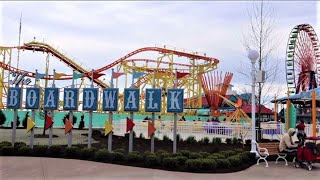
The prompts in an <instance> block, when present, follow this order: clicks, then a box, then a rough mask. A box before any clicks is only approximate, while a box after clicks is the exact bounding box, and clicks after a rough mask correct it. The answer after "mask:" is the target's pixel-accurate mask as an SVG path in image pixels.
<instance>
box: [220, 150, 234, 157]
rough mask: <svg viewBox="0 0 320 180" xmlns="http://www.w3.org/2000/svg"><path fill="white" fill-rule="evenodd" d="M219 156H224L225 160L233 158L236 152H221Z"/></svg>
mask: <svg viewBox="0 0 320 180" xmlns="http://www.w3.org/2000/svg"><path fill="white" fill-rule="evenodd" d="M220 154H222V155H224V156H225V157H226V158H228V157H229V156H233V155H235V154H236V152H234V151H232V150H228V151H222V152H220Z"/></svg>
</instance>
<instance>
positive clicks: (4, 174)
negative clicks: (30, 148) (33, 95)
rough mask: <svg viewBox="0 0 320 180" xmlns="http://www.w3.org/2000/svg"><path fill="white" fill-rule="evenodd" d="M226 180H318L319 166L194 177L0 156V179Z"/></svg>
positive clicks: (272, 167) (274, 166)
mask: <svg viewBox="0 0 320 180" xmlns="http://www.w3.org/2000/svg"><path fill="white" fill-rule="evenodd" d="M222 178H224V179H228V180H233V179H234V180H251V179H252V180H257V179H259V180H263V179H270V180H273V179H281V180H295V179H297V180H300V179H308V180H313V179H314V180H319V178H320V164H316V165H315V167H314V169H312V171H308V170H306V169H296V168H295V167H293V165H292V163H291V164H289V166H285V165H284V164H283V163H279V164H274V162H271V163H270V167H269V168H265V167H264V166H263V165H259V166H257V165H254V166H252V167H250V168H249V169H247V170H244V171H241V172H236V173H228V174H197V173H181V172H170V171H163V170H155V169H146V168H137V167H128V166H121V165H113V164H105V163H97V162H91V161H82V160H71V159H55V158H41V157H0V179H6V180H13V179H17V180H21V179H24V180H28V179H30V180H31V179H32V180H38V179H42V180H43V179H45V180H49V179H59V180H62V179H77V180H79V179H90V180H96V179H97V180H99V179H103V180H105V179H110V180H111V179H112V180H117V179H119V180H120V179H121V180H125V179H136V180H144V179H146V180H150V179H153V180H164V179H165V180H171V179H175V180H176V179H181V180H182V179H183V180H185V179H188V180H189V179H211V180H215V179H222Z"/></svg>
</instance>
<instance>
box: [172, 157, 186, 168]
mask: <svg viewBox="0 0 320 180" xmlns="http://www.w3.org/2000/svg"><path fill="white" fill-rule="evenodd" d="M174 158H175V159H176V160H177V161H178V164H179V166H183V165H184V164H185V162H186V161H187V160H188V158H187V157H185V156H177V157H174Z"/></svg>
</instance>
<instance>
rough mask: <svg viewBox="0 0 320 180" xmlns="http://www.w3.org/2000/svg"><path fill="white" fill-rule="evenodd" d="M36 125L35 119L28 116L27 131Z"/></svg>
mask: <svg viewBox="0 0 320 180" xmlns="http://www.w3.org/2000/svg"><path fill="white" fill-rule="evenodd" d="M34 126H36V124H35V123H34V121H33V120H32V119H31V118H29V117H28V119H27V133H28V132H29V131H30V130H31V129H33V127H34Z"/></svg>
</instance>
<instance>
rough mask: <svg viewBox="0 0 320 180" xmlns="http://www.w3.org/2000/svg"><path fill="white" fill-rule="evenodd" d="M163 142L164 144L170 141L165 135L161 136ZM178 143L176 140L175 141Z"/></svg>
mask: <svg viewBox="0 0 320 180" xmlns="http://www.w3.org/2000/svg"><path fill="white" fill-rule="evenodd" d="M162 140H163V141H166V142H169V141H171V139H170V138H169V137H168V136H166V135H164V136H163V139H162ZM177 141H178V140H177Z"/></svg>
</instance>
